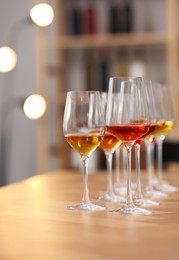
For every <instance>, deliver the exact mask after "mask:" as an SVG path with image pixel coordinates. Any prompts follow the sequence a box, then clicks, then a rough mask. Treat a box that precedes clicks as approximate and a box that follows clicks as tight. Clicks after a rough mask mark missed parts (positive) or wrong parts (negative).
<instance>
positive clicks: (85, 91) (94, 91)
mask: <svg viewBox="0 0 179 260" xmlns="http://www.w3.org/2000/svg"><path fill="white" fill-rule="evenodd" d="M68 93H69V94H70V93H100V90H69V91H67V94H68Z"/></svg>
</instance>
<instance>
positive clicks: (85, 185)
mask: <svg viewBox="0 0 179 260" xmlns="http://www.w3.org/2000/svg"><path fill="white" fill-rule="evenodd" d="M88 160H89V158H88V157H82V162H83V198H82V203H90V199H89V191H88Z"/></svg>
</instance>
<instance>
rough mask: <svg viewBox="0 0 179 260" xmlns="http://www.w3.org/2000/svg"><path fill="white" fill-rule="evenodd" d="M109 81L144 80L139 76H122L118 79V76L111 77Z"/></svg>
mask: <svg viewBox="0 0 179 260" xmlns="http://www.w3.org/2000/svg"><path fill="white" fill-rule="evenodd" d="M109 79H122V80H123V79H124V80H126V79H142V80H145V79H144V77H142V76H141V77H140V76H126V77H125V76H124V77H123V76H122V77H120V76H113V77H109Z"/></svg>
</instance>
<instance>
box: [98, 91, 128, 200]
mask: <svg viewBox="0 0 179 260" xmlns="http://www.w3.org/2000/svg"><path fill="white" fill-rule="evenodd" d="M101 99H102V104H103V108H104V111H105V112H106V105H107V92H101ZM121 143H122V142H121V141H120V140H119V139H118V138H117V137H116V136H114V135H112V134H111V133H109V132H108V131H106V132H105V135H104V137H103V140H102V142H101V144H100V146H99V147H100V148H101V150H102V151H103V152H104V154H105V157H106V165H107V189H106V191H104V192H103V195H101V196H99V197H98V198H97V199H98V200H102V201H103V200H104V201H119V202H124V198H123V197H120V196H117V195H116V194H115V193H114V191H113V181H112V159H113V154H114V152H115V151H116V149H118V148H119V146H120V144H121Z"/></svg>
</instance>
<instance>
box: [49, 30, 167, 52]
mask: <svg viewBox="0 0 179 260" xmlns="http://www.w3.org/2000/svg"><path fill="white" fill-rule="evenodd" d="M166 43H167V36H166V34H162V33H130V34H129V33H128V34H101V35H100V34H98V35H83V36H59V37H57V38H56V41H55V43H54V45H55V48H56V49H74V48H96V47H114V46H135V45H138V46H139V45H160V44H166Z"/></svg>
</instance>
